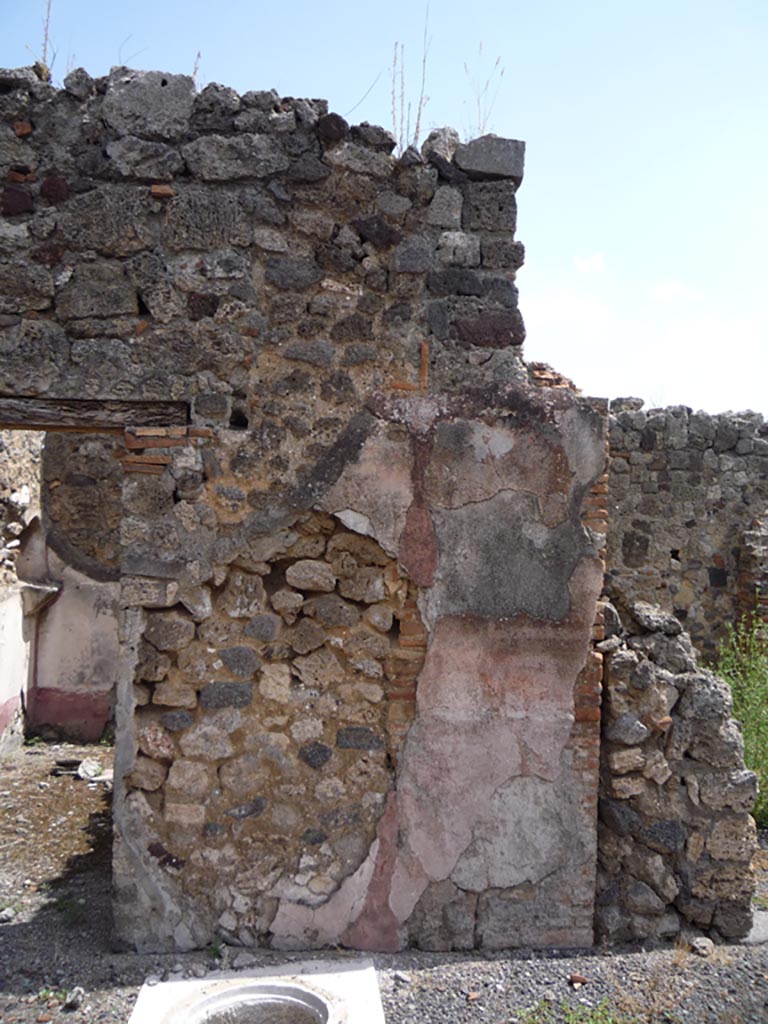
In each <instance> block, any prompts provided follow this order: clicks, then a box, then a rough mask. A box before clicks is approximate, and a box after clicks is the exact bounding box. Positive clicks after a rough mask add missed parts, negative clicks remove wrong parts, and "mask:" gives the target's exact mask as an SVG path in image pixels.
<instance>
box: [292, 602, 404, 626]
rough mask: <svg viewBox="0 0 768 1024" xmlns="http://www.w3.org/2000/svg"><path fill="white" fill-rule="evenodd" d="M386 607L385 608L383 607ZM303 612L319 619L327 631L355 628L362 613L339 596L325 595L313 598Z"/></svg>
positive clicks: (390, 619)
mask: <svg viewBox="0 0 768 1024" xmlns="http://www.w3.org/2000/svg"><path fill="white" fill-rule="evenodd" d="M381 607H385V606H381ZM302 611H303V612H304V614H305V615H309V616H310V617H311V618H313V619H317V621H318V622H320V623H321V624H322V625H323V626H325V628H326V629H333V628H335V627H337V626H355V625H356V624H357V623H358V622H359V621H360V612H359V611H358V609H357V608H356V607H355V605H353V604H350V603H349V602H348V601H345V600H344V599H343V598H342V597H340V596H339V595H338V594H323V595H322V596H319V597H311V598H309V600H308V601H305V602H304V605H303V608H302ZM388 611H389V626H387V627H386V629H385V630H384V631H385V632H386V631H387V630H388V629H389V628H391V625H392V612H391V609H388Z"/></svg>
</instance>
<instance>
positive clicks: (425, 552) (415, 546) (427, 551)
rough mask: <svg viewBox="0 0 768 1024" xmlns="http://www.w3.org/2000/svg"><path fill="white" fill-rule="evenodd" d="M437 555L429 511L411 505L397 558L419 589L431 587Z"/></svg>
mask: <svg viewBox="0 0 768 1024" xmlns="http://www.w3.org/2000/svg"><path fill="white" fill-rule="evenodd" d="M439 554H440V553H439V550H438V546H437V538H436V537H435V531H434V529H433V527H432V516H431V515H430V512H429V509H428V508H425V507H424V506H422V505H411V507H410V508H409V509H408V515H407V517H406V520H405V529H404V530H403V534H402V536H401V538H400V550H399V551H398V558H399V559H400V562H401V564H402V566H403V568H404V569H405V570H406V572H407V573H408V575H409V576H410V577H411V579H412V580H413V582H414V583H416V584H418V586H420V587H431V586H432V584H433V583H434V580H435V571H436V570H437V563H438V559H439Z"/></svg>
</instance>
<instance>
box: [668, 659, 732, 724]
mask: <svg viewBox="0 0 768 1024" xmlns="http://www.w3.org/2000/svg"><path fill="white" fill-rule="evenodd" d="M680 683H681V685H682V686H683V687H684V688H685V693H684V694H683V696H682V697H681V699H680V704H679V707H678V710H679V713H680V715H681V717H682V718H692V719H696V720H698V719H703V720H706V721H710V722H711V721H712V720H716V719H723V718H727V717H728V716H729V715H730V713H731V711H732V709H733V697H732V696H731V690H730V687H729V686H728V684H727V683H726V682H725V680H724V679H720V678H718V676H716V675H714V674H713V673H712V672H706V671H699V672H697V673H689V674H687V675H686V676H684V678H683V679H682V680H681V681H680Z"/></svg>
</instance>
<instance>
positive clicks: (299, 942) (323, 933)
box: [270, 839, 379, 949]
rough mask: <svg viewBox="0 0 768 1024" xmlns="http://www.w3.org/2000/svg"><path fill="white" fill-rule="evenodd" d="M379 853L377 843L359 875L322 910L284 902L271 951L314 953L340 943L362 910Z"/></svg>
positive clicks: (354, 875)
mask: <svg viewBox="0 0 768 1024" xmlns="http://www.w3.org/2000/svg"><path fill="white" fill-rule="evenodd" d="M378 849H379V840H378V839H375V840H374V841H373V843H372V844H371V848H370V850H369V851H368V856H367V857H366V859H365V860H364V861H363V863H362V864H361V865H360V867H359V868H358V869H357V871H355V872H354V874H352V875H350V876H349V877H348V878H345V879H344V881H343V882H342V884H341V886H340V887H339V889H338V890H337V891H336V892H335V893H334V894H333V896H331V898H330V899H329V900H328V901H327V903H325V904H324V905H323V906H321V907H317V908H316V909H313V908H311V907H307V906H302V905H301V904H298V903H291V902H290V901H288V900H281V901H280V905H279V907H278V908H277V914H276V915H275V919H274V921H273V922H272V926H271V928H270V931H271V932H272V936H273V938H272V948H273V949H312V948H319V947H321V946H328V945H334V944H335V943H337V942H338V941H339V937H340V936H341V935H343V934H344V932H345V931H346V930H347V928H348V927H349V926H350V925H351V924H352V922H353V921H355V920H357V918H358V917H359V915H360V912H361V911H362V909H363V905H364V903H365V898H366V896H367V894H368V886H369V885H370V882H371V878H372V876H373V870H374V868H375V866H376V854H377V853H378Z"/></svg>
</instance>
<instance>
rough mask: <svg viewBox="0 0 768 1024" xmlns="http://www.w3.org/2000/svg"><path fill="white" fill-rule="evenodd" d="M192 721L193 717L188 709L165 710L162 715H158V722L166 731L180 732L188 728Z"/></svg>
mask: <svg viewBox="0 0 768 1024" xmlns="http://www.w3.org/2000/svg"><path fill="white" fill-rule="evenodd" d="M193 721H194V718H193V716H192V715H191V714H190V713H189V711H166V713H165V714H164V715H161V716H160V724H161V725H163V726H164V727H165V728H166V729H167V730H168V732H181V730H182V729H188V728H189V727H190V725H192V723H193Z"/></svg>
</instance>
